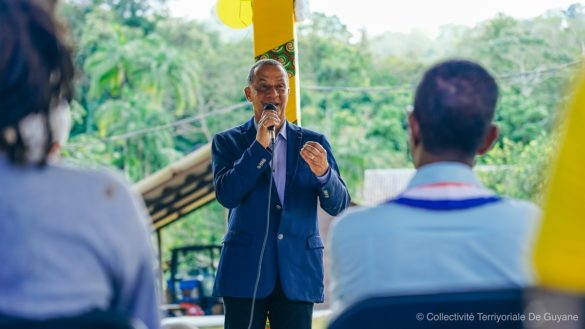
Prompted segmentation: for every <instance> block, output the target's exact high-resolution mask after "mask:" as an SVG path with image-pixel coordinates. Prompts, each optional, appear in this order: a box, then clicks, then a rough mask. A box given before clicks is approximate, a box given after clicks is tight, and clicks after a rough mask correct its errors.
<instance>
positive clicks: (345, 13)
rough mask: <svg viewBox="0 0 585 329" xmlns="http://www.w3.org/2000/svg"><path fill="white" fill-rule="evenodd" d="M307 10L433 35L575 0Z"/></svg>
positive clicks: (385, 2) (421, 2)
mask: <svg viewBox="0 0 585 329" xmlns="http://www.w3.org/2000/svg"><path fill="white" fill-rule="evenodd" d="M216 1H217V0H169V3H170V7H171V14H172V15H174V16H178V17H188V18H194V19H198V20H204V19H208V18H211V17H212V16H211V15H212V8H213V7H214V6H215V3H216ZM308 1H309V6H310V9H311V11H319V12H324V13H326V14H328V15H337V16H338V17H339V18H340V19H341V21H342V22H343V23H345V24H347V25H348V27H349V29H350V31H352V32H354V33H356V32H358V31H359V30H360V29H362V28H365V29H366V30H367V31H368V33H369V34H370V35H376V34H379V33H382V32H386V31H392V32H409V31H411V30H412V29H422V30H424V31H427V32H428V33H429V34H435V33H436V32H437V31H438V28H439V27H440V26H441V25H446V24H461V25H467V26H473V25H475V24H476V23H478V22H480V21H483V20H486V19H490V18H493V17H494V16H495V15H496V14H497V13H499V12H501V13H504V14H507V15H510V16H513V17H517V18H531V17H535V16H538V15H541V14H543V13H544V12H546V11H547V10H548V9H566V8H567V7H568V6H569V5H570V4H572V3H575V2H578V0H532V1H531V0H521V1H520V0H482V1H478V0H440V1H439V0H401V1H392V0H390V1H389V0H308Z"/></svg>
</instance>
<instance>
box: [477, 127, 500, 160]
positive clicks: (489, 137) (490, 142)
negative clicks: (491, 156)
mask: <svg viewBox="0 0 585 329" xmlns="http://www.w3.org/2000/svg"><path fill="white" fill-rule="evenodd" d="M499 135H500V128H499V127H498V126H497V125H495V124H493V123H492V124H490V127H489V128H488V132H487V134H486V136H485V138H484V140H483V143H482V144H481V146H480V147H479V149H478V150H477V154H479V155H484V154H486V153H487V152H488V151H489V150H491V149H492V148H493V147H494V145H495V144H496V141H497V140H498V136H499Z"/></svg>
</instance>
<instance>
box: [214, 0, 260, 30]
mask: <svg viewBox="0 0 585 329" xmlns="http://www.w3.org/2000/svg"><path fill="white" fill-rule="evenodd" d="M217 16H219V19H220V20H221V21H222V22H223V23H224V24H225V25H227V26H229V27H231V28H234V29H243V28H245V27H247V26H249V25H250V24H252V1H251V0H217Z"/></svg>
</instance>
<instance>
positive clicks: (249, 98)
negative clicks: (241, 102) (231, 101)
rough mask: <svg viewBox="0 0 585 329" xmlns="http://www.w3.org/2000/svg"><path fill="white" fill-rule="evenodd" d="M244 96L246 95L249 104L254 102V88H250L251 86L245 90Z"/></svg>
mask: <svg viewBox="0 0 585 329" xmlns="http://www.w3.org/2000/svg"><path fill="white" fill-rule="evenodd" d="M244 95H246V99H247V100H248V102H251V101H252V88H250V86H247V87H246V88H244Z"/></svg>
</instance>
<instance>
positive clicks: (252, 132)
mask: <svg viewBox="0 0 585 329" xmlns="http://www.w3.org/2000/svg"><path fill="white" fill-rule="evenodd" d="M241 127H242V134H243V135H244V138H245V140H246V144H244V145H245V147H244V148H243V149H244V150H245V149H246V148H248V147H249V146H250V145H251V144H252V142H253V141H254V139H256V127H255V126H254V117H252V119H250V120H248V122H246V123H244V124H243V125H242V126H241Z"/></svg>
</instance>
